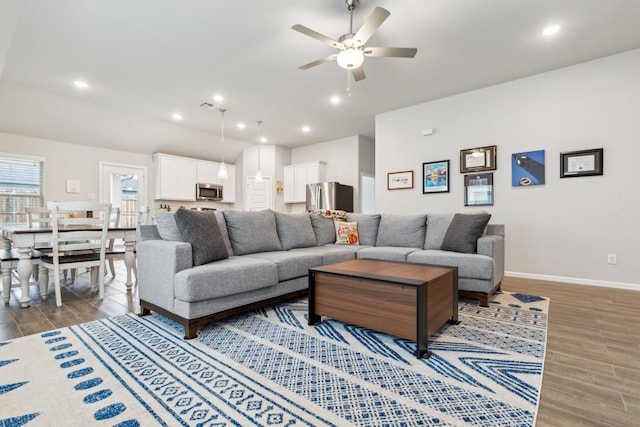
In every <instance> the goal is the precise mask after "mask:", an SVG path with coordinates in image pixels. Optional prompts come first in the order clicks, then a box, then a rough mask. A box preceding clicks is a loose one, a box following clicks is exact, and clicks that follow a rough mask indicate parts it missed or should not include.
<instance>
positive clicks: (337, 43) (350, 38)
mask: <svg viewBox="0 0 640 427" xmlns="http://www.w3.org/2000/svg"><path fill="white" fill-rule="evenodd" d="M359 3H360V1H359V0H345V4H346V6H347V10H348V11H349V13H350V24H349V32H348V33H346V34H343V35H342V36H340V37H339V38H338V39H337V40H333V39H331V38H329V37H327V36H325V35H323V34H320V33H318V32H317V31H314V30H312V29H310V28H307V27H305V26H304V25H299V24H296V25H294V26H293V27H291V29H292V30H295V31H298V32H300V33H302V34H304V35H307V36H309V37H312V38H314V39H316V40H319V41H321V42H323V43H326V44H328V45H329V46H331V47H333V48H336V49H338V50H339V52H338V53H334V54H333V55H329V56H327V57H325V58H322V59H318V60H316V61H313V62H310V63H308V64H305V65H302V66H300V67H298V68H299V69H301V70H307V69H309V68H311V67H315V66H316V65H320V64H324V63H325V62H330V61H333V60H334V59H335V60H336V61H337V63H338V65H339V66H340V67H342V68H344V69H346V70H348V71H350V72H351V74H352V75H353V78H354V79H355V81H360V80H363V79H364V78H365V74H364V66H363V62H364V58H365V57H369V56H370V57H387V58H389V57H395V58H413V57H414V56H416V53H417V52H418V49H416V48H407V47H371V46H365V44H366V43H367V41H369V39H370V38H371V36H373V33H375V32H376V30H377V29H378V27H380V25H382V23H383V22H384V21H385V19H387V18H388V17H389V15H391V13H390V12H389V11H388V10H386V9H383V8H381V7H376V8H375V9H374V10H373V12H371V15H369V17H368V18H367V20H366V21H365V22H364V24H362V27H360V29H359V30H358V32H357V33H354V32H353V11H354V9H355V8H356V7H358V4H359Z"/></svg>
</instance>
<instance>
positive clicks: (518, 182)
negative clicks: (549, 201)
mask: <svg viewBox="0 0 640 427" xmlns="http://www.w3.org/2000/svg"><path fill="white" fill-rule="evenodd" d="M544 171H545V163H544V150H537V151H527V152H524V153H513V154H511V186H513V187H529V186H532V185H544Z"/></svg>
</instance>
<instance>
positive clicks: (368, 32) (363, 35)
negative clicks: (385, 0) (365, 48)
mask: <svg viewBox="0 0 640 427" xmlns="http://www.w3.org/2000/svg"><path fill="white" fill-rule="evenodd" d="M389 15H391V12H389V11H388V10H387V9H383V8H381V7H376V8H375V9H373V12H371V15H369V17H368V18H367V20H366V21H365V22H364V24H362V27H360V29H359V30H358V32H357V33H356V35H355V36H353V39H354V40H355V41H356V43H358V44H359V45H360V46H362V45H364V44H365V43H366V42H367V40H369V39H370V38H371V36H372V35H373V33H375V32H376V30H377V29H378V27H380V25H382V23H383V22H384V21H385V19H387V18H388V17H389Z"/></svg>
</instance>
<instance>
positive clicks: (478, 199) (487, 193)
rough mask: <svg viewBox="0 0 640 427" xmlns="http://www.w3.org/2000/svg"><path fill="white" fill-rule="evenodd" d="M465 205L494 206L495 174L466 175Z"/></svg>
mask: <svg viewBox="0 0 640 427" xmlns="http://www.w3.org/2000/svg"><path fill="white" fill-rule="evenodd" d="M464 205H465V206H491V205H493V172H490V173H478V174H475V173H474V174H470V175H465V177H464Z"/></svg>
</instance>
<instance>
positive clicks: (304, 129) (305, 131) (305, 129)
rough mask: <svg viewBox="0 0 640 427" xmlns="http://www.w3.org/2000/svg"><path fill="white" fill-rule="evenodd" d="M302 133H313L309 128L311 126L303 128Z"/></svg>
mask: <svg viewBox="0 0 640 427" xmlns="http://www.w3.org/2000/svg"><path fill="white" fill-rule="evenodd" d="M302 132H304V133H309V132H311V129H310V128H309V126H302Z"/></svg>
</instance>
